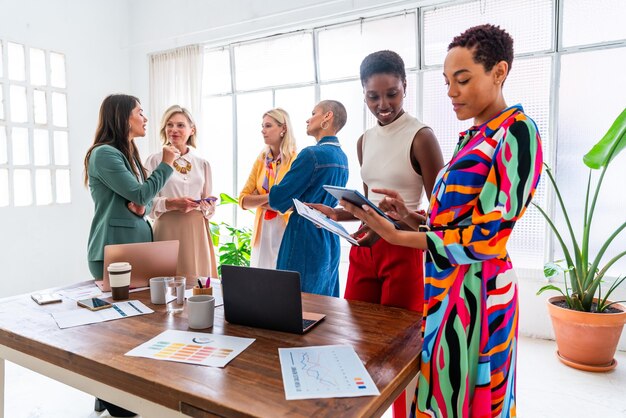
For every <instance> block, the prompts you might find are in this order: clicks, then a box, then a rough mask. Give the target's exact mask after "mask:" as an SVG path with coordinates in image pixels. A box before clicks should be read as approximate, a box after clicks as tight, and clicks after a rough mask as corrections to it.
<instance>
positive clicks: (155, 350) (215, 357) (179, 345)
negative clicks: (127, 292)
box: [126, 330, 254, 367]
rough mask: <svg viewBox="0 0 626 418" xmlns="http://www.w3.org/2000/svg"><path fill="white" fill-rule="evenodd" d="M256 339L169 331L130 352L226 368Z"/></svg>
mask: <svg viewBox="0 0 626 418" xmlns="http://www.w3.org/2000/svg"><path fill="white" fill-rule="evenodd" d="M253 342H254V339H252V338H238V337H228V336H225V335H213V334H207V333H200V332H187V331H176V330H168V331H165V332H162V333H161V334H159V335H157V336H156V337H154V338H153V339H151V340H150V341H147V342H145V343H143V344H141V345H140V346H138V347H135V348H134V349H132V350H131V351H129V352H128V353H126V355H127V356H134V357H147V358H151V359H155V360H166V361H175V362H179V363H189V364H198V365H202V366H213V367H224V366H226V365H227V364H228V362H230V361H231V360H232V359H234V358H235V357H237V356H238V355H239V354H240V353H241V352H242V351H243V350H245V349H246V348H248V346H249V345H250V344H252V343H253Z"/></svg>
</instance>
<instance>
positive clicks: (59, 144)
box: [54, 131, 70, 165]
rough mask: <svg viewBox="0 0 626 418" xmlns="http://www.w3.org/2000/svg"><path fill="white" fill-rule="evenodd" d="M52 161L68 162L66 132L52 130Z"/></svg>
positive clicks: (61, 163)
mask: <svg viewBox="0 0 626 418" xmlns="http://www.w3.org/2000/svg"><path fill="white" fill-rule="evenodd" d="M54 163H55V164H57V165H68V164H69V163H70V157H69V148H68V140H67V132H65V131H54Z"/></svg>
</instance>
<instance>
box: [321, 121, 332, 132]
mask: <svg viewBox="0 0 626 418" xmlns="http://www.w3.org/2000/svg"><path fill="white" fill-rule="evenodd" d="M324 123H326V126H324ZM329 127H330V123H329V122H328V121H327V120H324V121H322V123H320V128H322V129H323V130H326V129H328V128H329Z"/></svg>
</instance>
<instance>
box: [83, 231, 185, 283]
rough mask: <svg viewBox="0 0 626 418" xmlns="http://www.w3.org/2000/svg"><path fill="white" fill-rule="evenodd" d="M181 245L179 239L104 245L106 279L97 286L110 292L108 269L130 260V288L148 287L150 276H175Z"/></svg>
mask: <svg viewBox="0 0 626 418" xmlns="http://www.w3.org/2000/svg"><path fill="white" fill-rule="evenodd" d="M178 245H179V243H178V241H177V240H176V241H156V242H137V243H133V244H114V245H105V246H104V272H103V273H102V276H103V277H102V280H96V282H95V283H96V285H97V286H98V287H99V288H100V289H101V290H102V291H103V292H110V291H111V285H110V284H109V272H108V271H107V266H108V265H109V264H111V263H117V262H120V261H127V262H129V263H130V265H131V268H132V271H131V273H130V287H131V289H136V288H139V287H147V286H149V284H150V282H149V280H150V278H151V277H159V276H175V275H176V266H177V264H178Z"/></svg>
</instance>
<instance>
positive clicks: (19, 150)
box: [11, 128, 30, 165]
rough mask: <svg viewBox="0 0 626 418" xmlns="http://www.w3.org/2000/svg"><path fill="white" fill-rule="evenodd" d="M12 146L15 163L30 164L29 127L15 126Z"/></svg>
mask: <svg viewBox="0 0 626 418" xmlns="http://www.w3.org/2000/svg"><path fill="white" fill-rule="evenodd" d="M11 146H12V149H13V164H14V165H26V164H30V150H29V147H28V129H26V128H13V129H12V130H11Z"/></svg>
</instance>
